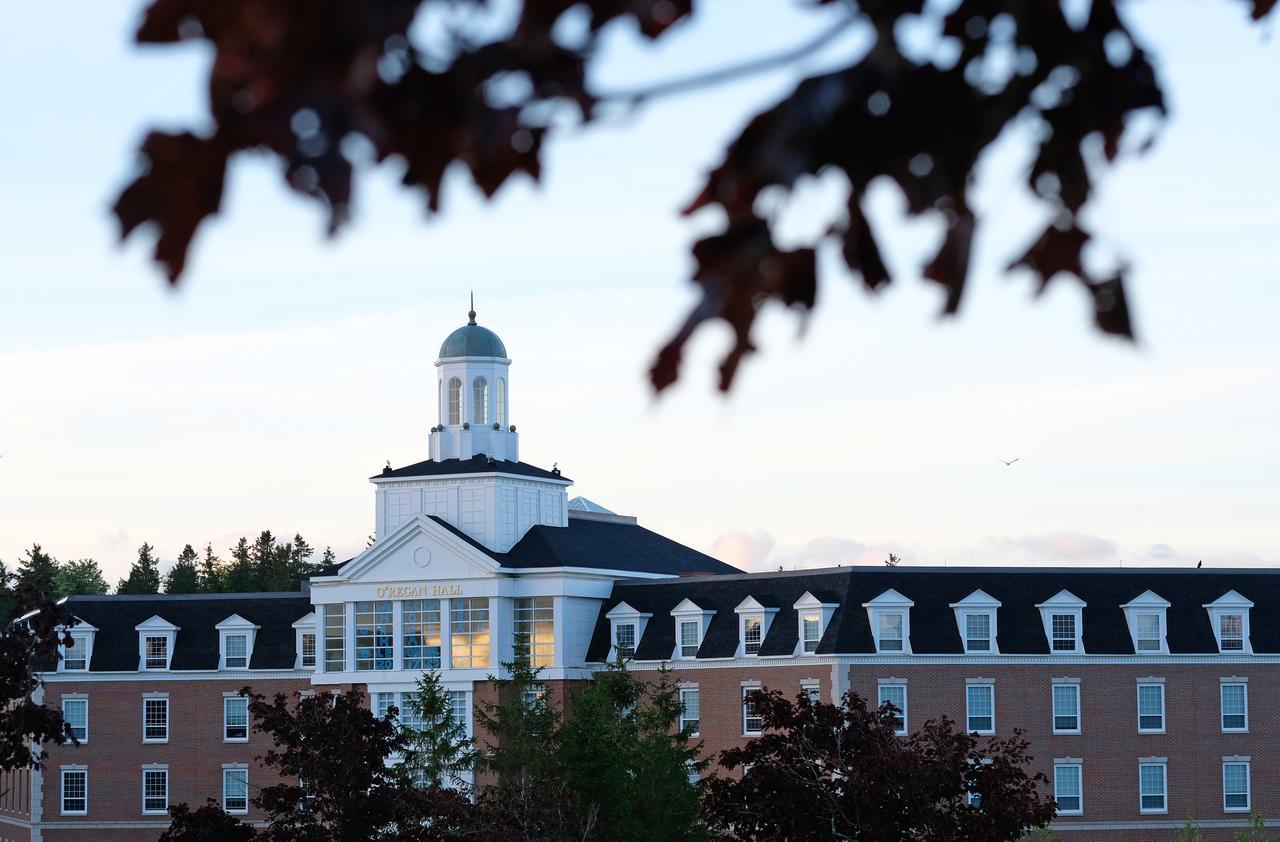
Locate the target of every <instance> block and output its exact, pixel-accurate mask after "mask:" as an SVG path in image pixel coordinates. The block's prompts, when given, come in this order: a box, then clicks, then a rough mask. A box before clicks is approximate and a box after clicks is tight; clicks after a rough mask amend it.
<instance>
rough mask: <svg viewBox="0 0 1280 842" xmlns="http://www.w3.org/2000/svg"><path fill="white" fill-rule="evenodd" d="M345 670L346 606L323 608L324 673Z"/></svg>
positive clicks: (331, 605)
mask: <svg viewBox="0 0 1280 842" xmlns="http://www.w3.org/2000/svg"><path fill="white" fill-rule="evenodd" d="M346 668H347V616H346V606H345V605H343V604H341V603H338V604H336V605H335V604H330V605H326V606H325V607H324V671H325V672H343V671H344V670H346Z"/></svg>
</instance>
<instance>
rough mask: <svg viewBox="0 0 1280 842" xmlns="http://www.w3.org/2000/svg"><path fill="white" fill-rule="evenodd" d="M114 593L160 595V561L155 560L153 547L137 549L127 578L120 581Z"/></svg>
mask: <svg viewBox="0 0 1280 842" xmlns="http://www.w3.org/2000/svg"><path fill="white" fill-rule="evenodd" d="M116 593H122V594H153V593H160V559H158V558H156V556H155V548H154V547H152V546H151V545H150V544H143V545H142V546H141V547H138V560H137V561H135V562H134V563H133V566H132V567H131V568H129V575H128V577H126V578H124V579H121V580H120V584H119V585H117V586H116Z"/></svg>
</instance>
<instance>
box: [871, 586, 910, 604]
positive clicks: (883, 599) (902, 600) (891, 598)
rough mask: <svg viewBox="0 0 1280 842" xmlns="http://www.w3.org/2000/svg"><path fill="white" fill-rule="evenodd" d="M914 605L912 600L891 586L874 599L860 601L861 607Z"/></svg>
mask: <svg viewBox="0 0 1280 842" xmlns="http://www.w3.org/2000/svg"><path fill="white" fill-rule="evenodd" d="M914 606H915V603H914V602H912V601H911V600H909V599H907V598H906V597H905V596H903V595H902V594H900V593H898V592H897V591H895V590H894V589H893V588H889V590H887V591H885V592H884V593H882V594H880V595H879V596H878V597H876V598H875V599H872V600H869V601H867V602H864V603H862V607H863V608H880V607H885V608H890V607H892V608H912V607H914Z"/></svg>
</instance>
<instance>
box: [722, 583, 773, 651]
mask: <svg viewBox="0 0 1280 842" xmlns="http://www.w3.org/2000/svg"><path fill="white" fill-rule="evenodd" d="M733 613H735V614H737V615H738V648H737V650H735V652H734V657H735V658H754V657H756V655H757V654H759V647H760V646H763V645H764V639H765V637H767V636H768V634H769V627H770V626H771V625H773V618H774V616H776V615H777V613H778V609H777V608H769V607H766V606H764V605H761V604H760V602H759V601H757V600H756V598H755V597H752V596H748V597H747V598H746V599H744V600H742V602H739V603H738V607H737V608H734V609H733ZM748 620H757V621H759V623H760V640H759V642H758V644H757V651H756V652H748V651H747V621H748Z"/></svg>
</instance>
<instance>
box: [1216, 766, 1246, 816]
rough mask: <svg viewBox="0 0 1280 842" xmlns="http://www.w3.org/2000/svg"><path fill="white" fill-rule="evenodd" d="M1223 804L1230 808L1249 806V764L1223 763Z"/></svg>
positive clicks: (1236, 808) (1238, 808) (1240, 808)
mask: <svg viewBox="0 0 1280 842" xmlns="http://www.w3.org/2000/svg"><path fill="white" fill-rule="evenodd" d="M1222 805H1223V807H1225V808H1226V809H1228V810H1246V809H1248V807H1249V764H1248V763H1223V764H1222Z"/></svg>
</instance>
